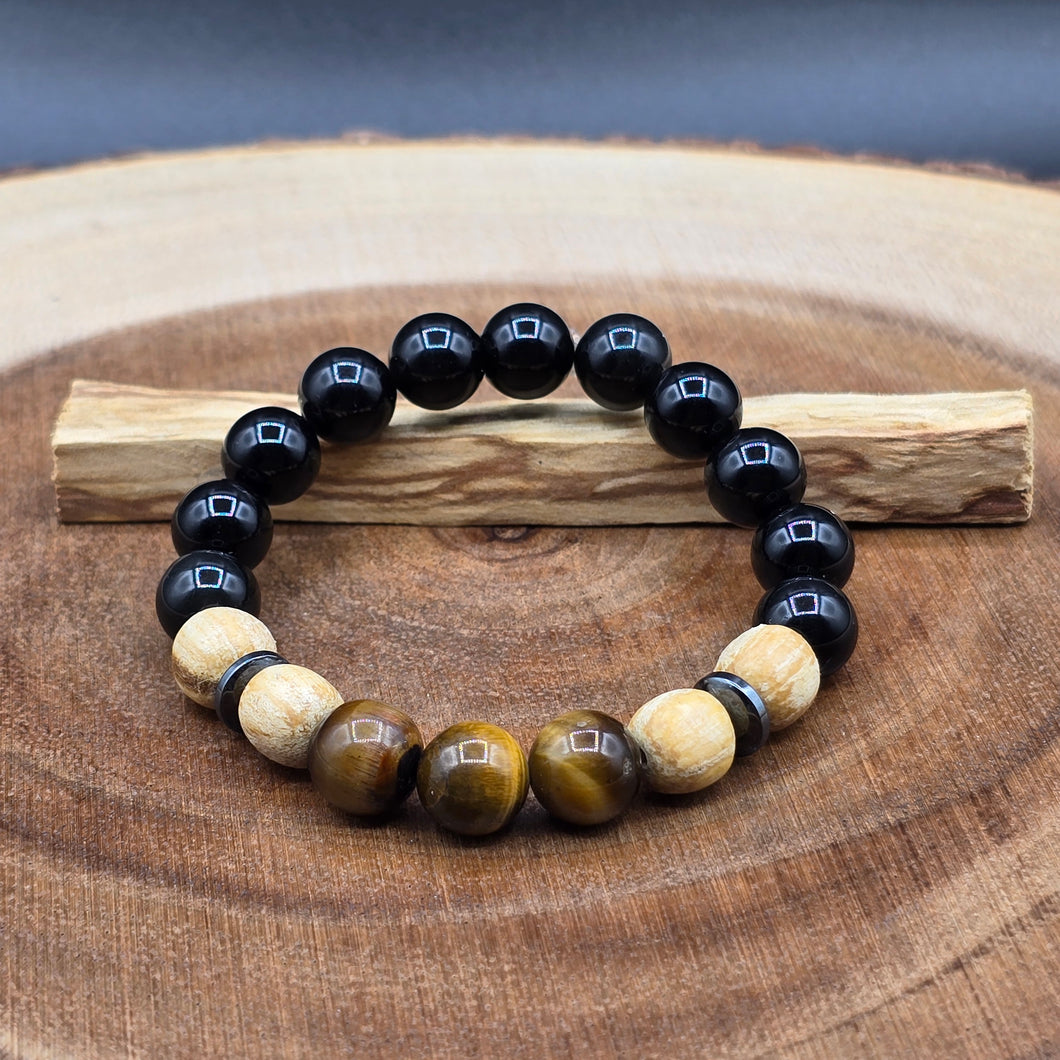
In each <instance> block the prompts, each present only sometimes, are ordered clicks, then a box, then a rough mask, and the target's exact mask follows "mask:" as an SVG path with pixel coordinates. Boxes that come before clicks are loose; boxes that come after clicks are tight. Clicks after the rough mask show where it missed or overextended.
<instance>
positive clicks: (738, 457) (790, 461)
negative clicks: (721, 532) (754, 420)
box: [704, 427, 806, 527]
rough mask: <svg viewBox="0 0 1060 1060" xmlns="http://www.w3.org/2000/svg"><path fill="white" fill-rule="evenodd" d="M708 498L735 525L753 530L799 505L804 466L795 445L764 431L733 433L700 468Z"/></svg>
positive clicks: (767, 429)
mask: <svg viewBox="0 0 1060 1060" xmlns="http://www.w3.org/2000/svg"><path fill="white" fill-rule="evenodd" d="M704 478H705V480H706V484H707V496H708V497H709V498H710V503H711V504H712V505H714V508H715V510H716V511H717V512H718V514H719V515H721V516H723V517H724V518H725V519H728V520H729V522H731V523H736V525H737V526H748V527H751V526H757V525H758V524H759V523H761V522H763V521H764V520H766V519H769V518H771V517H772V516H773V515H775V514H776V513H777V512H779V511H780V510H781V509H783V508H789V507H791V505H793V504H797V503H798V502H799V501H801V500H802V495H803V493H805V491H806V465H805V464H804V463H803V459H802V454H801V453H800V452H799V450H798V448H797V447H796V445H795V443H794V442H793V441H792V440H791V439H790V438H787V437H786V436H785V435H783V434H781V433H780V432H779V431H774V430H770V429H769V428H768V427H744V428H742V429H741V430H738V431H737V432H736V434H734V435H733V437H732V438H730V439H729V441H727V442H726V443H725V444H724V445H723V446H722V447H721V448H720V449H719V450H718V452H717V453H716V454H715V456H714V459H713V460H712V461H711V462H709V463H708V464H707V466H706V468H705V469H704Z"/></svg>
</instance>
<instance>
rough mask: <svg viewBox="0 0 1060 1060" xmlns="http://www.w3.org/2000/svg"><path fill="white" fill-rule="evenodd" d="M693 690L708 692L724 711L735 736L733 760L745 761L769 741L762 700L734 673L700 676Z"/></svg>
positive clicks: (766, 718) (765, 713)
mask: <svg viewBox="0 0 1060 1060" xmlns="http://www.w3.org/2000/svg"><path fill="white" fill-rule="evenodd" d="M696 688H702V689H703V691H704V692H709V693H710V694H711V695H712V696H713V697H714V698H715V699H716V700H717V701H718V702H719V703H720V704H721V705H722V706H723V707H724V708H725V709H726V710H727V711H728V712H729V720H730V721H731V722H732V727H733V731H734V732H735V733H736V757H737V758H746V757H747V755H753V754H754V753H755V751H758V750H760V749H761V748H762V747H764V746H765V744H766V741H767V740H768V739H769V711H768V710H767V709H766V705H765V703H764V702H763V701H762V697H761V696H760V695H759V694H758V693H757V692H756V691H755V690H754V689H753V688H752V687H751V686H750V685H749V684H748V683H747V682H746V681H745V680H743V678H742V677H737V676H736V674H727V673H724V672H722V671H720V670H715V671H714V672H713V673H709V674H707V676H706V677H701V678H700V679H699V680H698V681H697V682H696Z"/></svg>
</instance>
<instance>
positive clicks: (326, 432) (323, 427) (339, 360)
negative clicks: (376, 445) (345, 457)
mask: <svg viewBox="0 0 1060 1060" xmlns="http://www.w3.org/2000/svg"><path fill="white" fill-rule="evenodd" d="M396 401H397V387H395V385H394V380H393V379H392V378H391V375H390V369H389V368H387V366H386V365H385V364H383V362H382V361H381V360H379V358H378V357H375V356H373V355H372V354H370V353H369V352H368V351H367V350H359V349H356V348H354V347H352V346H339V347H336V348H335V349H333V350H327V351H326V352H325V353H322V354H320V356H319V357H316V358H314V359H313V360H312V361H311V362H310V363H309V367H308V368H306V370H305V372H303V373H302V380H301V382H300V383H299V385H298V402H299V405H300V407H301V409H302V415H303V416H304V417H305V419H306V421H307V422H308V423H309V426H310V427H312V428H313V430H314V431H316V432H317V434H318V435H319V436H320V437H321V438H323V439H325V440H326V441H329V442H338V443H340V444H344V445H351V444H353V443H355V442H369V441H371V440H372V439H373V438H376V437H378V436H379V434H381V433H382V431H383V429H384V428H385V427H386V426H387V424H388V423H389V422H390V420H391V418H392V417H393V415H394V405H395V403H396Z"/></svg>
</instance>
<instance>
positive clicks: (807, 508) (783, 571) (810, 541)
mask: <svg viewBox="0 0 1060 1060" xmlns="http://www.w3.org/2000/svg"><path fill="white" fill-rule="evenodd" d="M751 567H752V568H753V569H754V572H755V577H756V578H758V580H759V582H760V583H761V584H762V586H763V587H764V588H766V589H772V588H773V586H775V585H779V584H780V583H781V582H782V581H784V580H785V579H787V578H798V577H800V576H803V575H809V576H812V577H815V578H824V580H825V581H828V582H831V583H832V584H833V585H835V586H838V587H840V588H842V586H844V585H845V584H846V582H847V579H848V578H849V577H850V573H851V571H853V569H854V538H853V537H852V536H851V533H850V531H849V530H848V529H847V524H846V523H844V522H843V520H842V519H840V518H839V516H838V515H836V514H835V512H831V511H829V510H828V509H827V508H821V507H819V506H818V505H816V504H794V505H792V506H791V507H790V508H785V509H784V510H783V511H781V512H778V513H777V514H776V515H774V516H773V518H772V519H768V520H767V521H766V522H764V523H762V524H761V525H760V526H759V527H758V529H757V530H756V531H755V535H754V538H753V539H752V541H751Z"/></svg>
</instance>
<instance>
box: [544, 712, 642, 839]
mask: <svg viewBox="0 0 1060 1060" xmlns="http://www.w3.org/2000/svg"><path fill="white" fill-rule="evenodd" d="M640 765H641V752H640V749H639V748H638V747H637V745H636V744H635V743H634V741H633V739H632V738H631V737H630V735H629V733H628V732H627V731H626V728H625V726H624V725H623V724H622V723H621V722H620V721H618V720H616V719H615V718H612V717H610V716H609V715H607V714H603V713H601V712H600V711H598V710H572V711H570V712H569V713H567V714H562V715H561V716H560V717H558V718H556V719H555V721H551V722H549V723H548V725H546V726H545V727H544V728H543V729H542V730H541V732H540V733H539V734H538V737H537V739H536V740H535V741H534V746H533V748H532V749H531V751H530V784H531V786H532V787H533V789H534V794H535V795H536V796H537V801H538V802H540V803H541V805H542V806H544V807H545V809H546V810H548V812H549V813H550V814H552V816H553V817H558V818H559V819H560V820H561V821H567V822H569V823H570V824H578V825H593V824H603V822H605V821H610V820H611V819H612V818H614V817H617V816H618V815H619V814H620V813H622V812H623V811H624V810H625V809H626V808H627V807H628V806H629V804H630V803H631V802H632V801H633V797H634V795H636V793H637V788H638V786H639V782H640Z"/></svg>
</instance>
